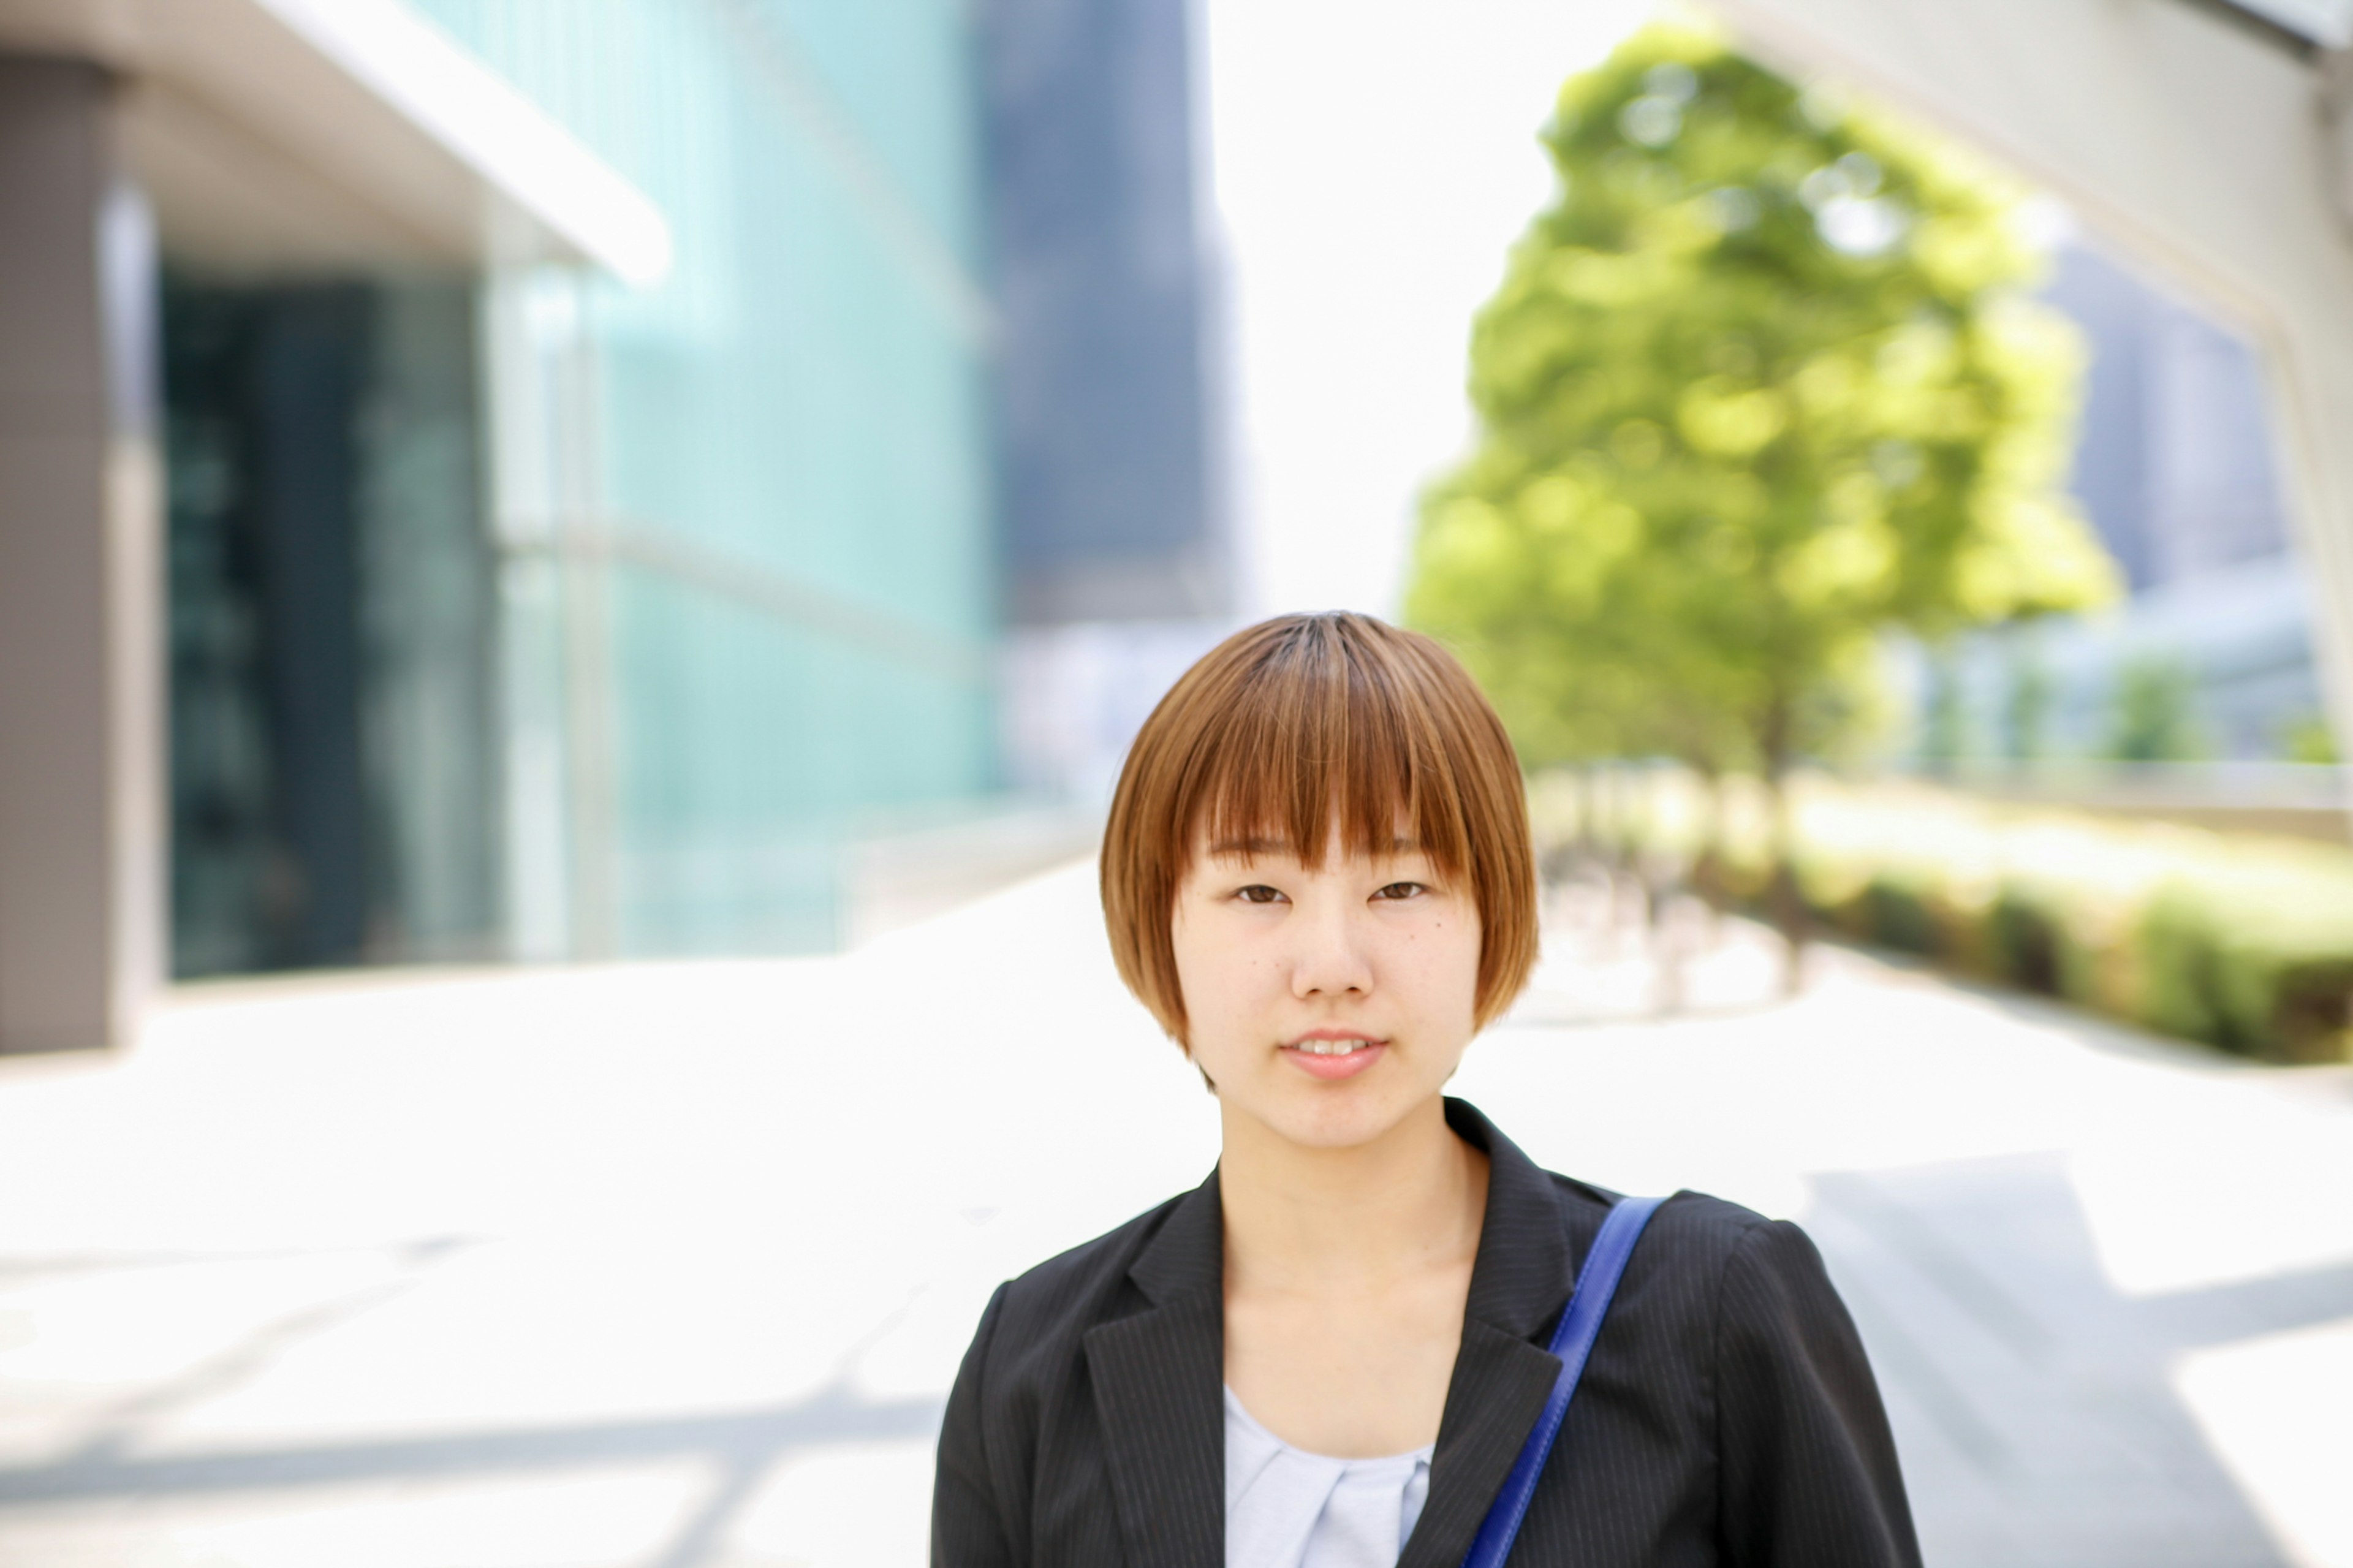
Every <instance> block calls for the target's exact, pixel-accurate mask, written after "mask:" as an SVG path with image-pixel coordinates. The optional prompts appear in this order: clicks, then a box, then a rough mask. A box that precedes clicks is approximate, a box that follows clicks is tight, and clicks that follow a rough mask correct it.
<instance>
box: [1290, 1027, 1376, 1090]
mask: <svg viewBox="0 0 2353 1568" xmlns="http://www.w3.org/2000/svg"><path fill="white" fill-rule="evenodd" d="M1387 1052H1388V1046H1387V1045H1386V1044H1384V1043H1383V1042H1382V1041H1379V1040H1370V1039H1366V1038H1365V1037H1363V1036H1361V1035H1349V1036H1343V1037H1320V1036H1319V1037H1307V1038H1304V1039H1298V1040H1293V1041H1292V1042H1291V1043H1290V1044H1289V1045H1286V1046H1284V1047H1282V1054H1283V1057H1284V1058H1286V1059H1287V1060H1289V1061H1290V1063H1291V1064H1292V1065H1293V1067H1296V1068H1299V1070H1300V1071H1302V1072H1303V1073H1305V1074H1307V1075H1308V1076H1309V1077H1310V1078H1316V1079H1323V1080H1324V1081H1325V1082H1326V1083H1330V1082H1333V1081H1335V1080H1336V1079H1345V1078H1354V1077H1356V1075H1357V1074H1358V1073H1360V1072H1363V1071H1364V1070H1365V1069H1366V1068H1369V1067H1371V1066H1372V1065H1373V1064H1374V1063H1375V1062H1377V1061H1378V1060H1379V1059H1380V1058H1381V1057H1382V1056H1383V1055H1384V1054H1386V1053H1387Z"/></svg>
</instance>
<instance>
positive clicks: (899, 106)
mask: <svg viewBox="0 0 2353 1568" xmlns="http://www.w3.org/2000/svg"><path fill="white" fill-rule="evenodd" d="M415 4H416V7H417V9H418V10H419V11H420V12H421V13H423V14H425V15H426V16H429V17H431V18H432V19H433V20H434V21H436V22H437V23H438V24H439V25H440V26H443V27H444V28H446V29H447V30H448V32H449V33H450V35H451V36H452V37H455V38H456V39H457V40H458V41H459V43H460V44H462V45H464V46H465V47H468V48H470V49H471V50H473V51H474V52H475V53H477V54H478V55H479V56H480V58H482V59H484V60H485V61H487V62H488V63H489V64H490V65H491V67H492V68H494V69H496V70H498V71H500V72H501V74H503V75H504V76H506V77H507V78H508V79H510V80H512V81H513V82H514V83H515V84H516V85H517V86H518V87H520V88H521V89H522V90H523V91H524V92H525V93H526V94H528V95H529V96H530V97H532V98H533V100H536V101H537V102H539V103H540V104H541V105H543V107H545V108H546V109H547V110H550V111H551V112H552V113H553V114H554V116H555V117H556V118H557V119H559V120H560V121H563V122H564V123H565V125H566V126H567V127H568V128H570V129H571V130H572V131H573V132H575V134H577V135H578V136H579V137H581V139H582V140H583V141H584V142H586V143H587V144H588V145H589V146H590V147H591V148H592V149H593V150H595V151H596V153H599V154H600V155H601V156H603V157H604V158H605V159H606V160H607V161H608V162H609V163H611V164H612V165H613V166H614V167H616V168H617V170H619V171H620V172H621V173H622V174H625V175H626V176H627V177H628V178H629V179H630V180H631V181H632V182H634V183H635V184H637V185H638V188H640V189H642V190H644V191H645V192H646V193H647V194H648V195H650V196H651V197H652V198H653V200H654V201H655V202H656V203H657V204H658V205H660V207H661V208H662V209H663V211H664V213H665V214H666V216H668V217H669V219H670V224H671V226H672V230H673V234H674V236H675V238H676V246H677V259H676V263H675V266H674V268H673V269H672V271H671V272H670V275H669V277H668V278H667V279H664V280H663V281H662V282H660V283H659V284H658V285H656V286H654V287H651V288H649V289H641V290H631V289H627V288H625V287H624V286H622V285H620V284H618V283H615V282H609V281H598V280H594V279H580V278H577V277H562V276H549V275H538V274H530V273H517V274H515V275H512V276H503V277H501V278H497V279H493V280H492V281H491V285H490V287H489V289H488V290H487V291H486V301H487V303H486V310H487V312H488V321H487V324H486V333H487V338H488V342H489V345H490V358H491V379H492V382H493V385H492V388H491V401H492V405H493V414H492V421H491V422H492V425H493V427H494V447H495V448H496V450H495V453H494V458H493V464H492V467H493V469H494V470H495V471H496V475H497V477H496V480H495V486H496V488H495V493H494V499H493V504H492V508H491V510H492V531H493V534H494V536H495V537H496V539H497V540H498V541H499V542H500V546H501V552H502V558H503V562H504V564H503V566H502V568H501V571H502V593H503V613H504V616H505V618H506V621H507V634H506V635H507V637H508V640H509V643H510V658H509V668H508V678H507V679H508V688H507V692H506V721H505V722H506V726H507V731H508V752H507V774H508V784H507V788H508V794H509V811H508V817H509V825H510V828H511V832H510V836H509V844H508V858H507V866H508V878H509V881H510V897H511V899H512V901H513V905H514V920H515V925H516V930H517V932H518V936H519V945H520V947H521V948H522V951H523V952H524V953H525V954H526V955H530V954H534V953H539V954H548V955H554V954H557V953H592V954H593V953H596V952H696V951H717V950H733V951H741V950H745V949H763V948H779V947H784V948H789V947H806V946H816V945H821V944H823V943H825V942H828V941H830V940H832V939H833V937H834V935H835V932H836V930H837V924H838V920H839V910H838V908H837V901H838V900H837V886H836V884H837V880H838V878H837V875H836V872H837V868H838V865H839V855H840V851H841V848H842V846H843V845H844V843H845V842H846V840H847V839H848V838H849V837H854V836H855V835H857V834H858V833H860V832H861V831H864V830H866V829H868V828H871V826H873V825H874V824H875V822H876V821H877V820H878V814H881V815H882V816H887V815H888V814H889V813H891V812H892V811H893V810H896V809H914V808H919V807H923V806H924V805H938V804H940V803H946V802H954V801H958V800H968V799H970V798H972V797H974V796H976V795H980V794H981V793H983V792H985V791H987V790H988V789H989V788H991V787H992V785H993V784H995V782H996V777H997V769H996V762H995V747H994V740H993V719H992V705H991V698H990V679H991V675H992V665H991V649H992V648H993V646H994V638H995V626H996V590H997V579H996V563H995V552H994V540H993V537H992V535H993V527H994V521H993V503H992V493H991V485H992V469H991V460H990V455H989V431H988V425H987V389H986V384H985V374H986V359H987V351H988V344H989V342H990V341H991V338H992V335H993V333H994V331H995V330H996V323H995V320H994V315H993V311H992V309H991V307H990V305H989V303H988V301H987V295H986V292H985V290H984V289H982V287H981V285H980V282H979V277H980V271H981V268H980V265H979V251H980V246H979V240H978V227H979V199H980V198H979V188H978V181H977V175H976V167H977V165H976V146H975V142H976V130H975V127H976V112H975V109H974V100H973V91H972V83H971V81H970V80H969V79H968V64H969V60H970V45H969V40H968V39H967V37H966V34H965V20H964V17H963V13H962V10H961V8H960V7H959V6H957V5H955V4H952V3H951V0H870V3H866V4H860V5H829V4H819V3H816V0H798V3H796V0H614V3H612V4H606V5H594V6H589V5H579V4H576V0H415Z"/></svg>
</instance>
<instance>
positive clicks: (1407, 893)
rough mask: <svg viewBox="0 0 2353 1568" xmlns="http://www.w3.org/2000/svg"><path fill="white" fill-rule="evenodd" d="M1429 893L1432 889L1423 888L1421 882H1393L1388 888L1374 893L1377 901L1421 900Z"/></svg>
mask: <svg viewBox="0 0 2353 1568" xmlns="http://www.w3.org/2000/svg"><path fill="white" fill-rule="evenodd" d="M1428 891H1430V889H1428V888H1425V887H1423V886H1422V885H1421V884H1420V883H1419V882H1391V883H1390V884H1389V885H1388V887H1386V888H1383V889H1379V890H1378V891H1377V892H1376V893H1374V894H1373V897H1375V898H1377V899H1391V900H1396V899H1415V898H1419V897H1420V896H1421V895H1422V894H1424V893H1426V892H1428Z"/></svg>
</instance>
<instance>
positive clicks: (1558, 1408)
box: [1462, 1198, 1666, 1568]
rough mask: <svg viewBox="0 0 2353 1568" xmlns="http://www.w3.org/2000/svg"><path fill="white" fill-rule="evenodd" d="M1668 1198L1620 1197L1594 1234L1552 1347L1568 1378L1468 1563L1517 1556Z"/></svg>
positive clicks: (1557, 1384) (1549, 1402)
mask: <svg viewBox="0 0 2353 1568" xmlns="http://www.w3.org/2000/svg"><path fill="white" fill-rule="evenodd" d="M1665 1201H1666V1200H1665V1199H1664V1198H1620V1199H1619V1200H1618V1202H1617V1204H1616V1205H1613V1206H1612V1207H1611V1208H1610V1210H1609V1214H1608V1215H1605V1216H1604V1217H1603V1219H1602V1221H1601V1234H1600V1235H1599V1236H1597V1237H1594V1238H1593V1250H1592V1251H1590V1252H1588V1253H1587V1254H1586V1255H1585V1266H1584V1267H1583V1268H1579V1269H1578V1270H1577V1285H1576V1287H1575V1288H1574V1289H1572V1290H1571V1291H1570V1292H1569V1297H1568V1306H1567V1310H1564V1311H1563V1312H1562V1313H1561V1315H1560V1327H1559V1328H1557V1329H1555V1330H1554V1331H1553V1335H1552V1343H1551V1345H1550V1346H1548V1347H1547V1348H1548V1349H1549V1350H1550V1351H1551V1352H1552V1353H1553V1354H1555V1355H1556V1356H1558V1357H1560V1376H1559V1377H1558V1378H1557V1379H1556V1380H1555V1381H1554V1383H1553V1385H1552V1394H1551V1397H1549V1398H1547V1399H1546V1401H1545V1407H1544V1414H1543V1415H1540V1416H1538V1417H1537V1418H1536V1424H1535V1430H1533V1431H1531V1432H1530V1433H1529V1434H1528V1440H1527V1442H1526V1443H1525V1444H1524V1445H1523V1446H1522V1447H1521V1448H1520V1457H1519V1458H1516V1459H1514V1460H1513V1461H1512V1473H1511V1474H1510V1475H1509V1476H1507V1477H1505V1478H1504V1489H1503V1490H1502V1491H1500V1492H1497V1493H1496V1494H1495V1501H1494V1506H1493V1507H1492V1508H1490V1509H1488V1510H1487V1517H1486V1519H1485V1520H1484V1521H1482V1522H1481V1524H1480V1526H1479V1533H1478V1534H1477V1535H1476V1536H1475V1537H1473V1538H1472V1542H1471V1550H1470V1552H1468V1553H1467V1554H1466V1555H1465V1556H1464V1557H1463V1559H1462V1568H1503V1564H1504V1558H1506V1557H1508V1556H1510V1555H1511V1552H1512V1542H1513V1541H1514V1540H1515V1539H1516V1538H1517V1537H1518V1535H1519V1533H1520V1521H1521V1520H1522V1519H1523V1518H1525V1516H1526V1514H1527V1511H1528V1500H1529V1499H1530V1498H1533V1497H1534V1496H1535V1491H1536V1478H1537V1477H1538V1476H1540V1475H1542V1474H1543V1473H1544V1467H1545V1460H1546V1458H1549V1457H1550V1456H1551V1454H1552V1445H1553V1439H1555V1438H1556V1437H1558V1436H1560V1424H1561V1422H1562V1421H1563V1420H1565V1419H1567V1415H1568V1401H1569V1396H1570V1395H1572V1394H1575V1393H1576V1392H1577V1378H1578V1377H1579V1376H1580V1375H1581V1374H1582V1373H1584V1371H1585V1358H1586V1357H1587V1356H1588V1355H1590V1354H1592V1353H1593V1342H1594V1340H1595V1339H1596V1338H1598V1337H1599V1335H1600V1333H1601V1319H1602V1315H1603V1314H1604V1313H1606V1312H1608V1311H1609V1298H1610V1297H1612V1296H1614V1295H1616V1294H1617V1292H1618V1277H1619V1276H1620V1275H1621V1274H1623V1273H1625V1272H1626V1259H1628V1258H1631V1257H1632V1256H1633V1255H1634V1243H1635V1242H1637V1241H1639V1240H1641V1236H1642V1227H1643V1226H1646V1225H1648V1224H1650V1223H1651V1214H1652V1213H1653V1212H1654V1211H1656V1210H1657V1208H1658V1206H1659V1205H1661V1204H1662V1203H1664V1202H1665Z"/></svg>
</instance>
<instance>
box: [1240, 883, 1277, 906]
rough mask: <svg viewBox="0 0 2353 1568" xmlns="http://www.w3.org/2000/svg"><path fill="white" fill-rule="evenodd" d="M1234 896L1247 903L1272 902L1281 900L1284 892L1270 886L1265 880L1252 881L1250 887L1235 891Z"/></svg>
mask: <svg viewBox="0 0 2353 1568" xmlns="http://www.w3.org/2000/svg"><path fill="white" fill-rule="evenodd" d="M1234 897H1236V898H1238V899H1240V900H1241V901H1242V902H1244V903H1246V904H1271V903H1277V902H1280V901H1281V900H1282V890H1281V889H1276V888H1270V887H1268V886H1267V885H1266V884H1265V883H1264V882H1252V883H1251V884H1250V886H1249V887H1247V888H1244V889H1240V891H1239V892H1237V893H1235V894H1234Z"/></svg>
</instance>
